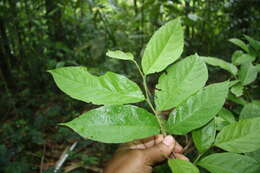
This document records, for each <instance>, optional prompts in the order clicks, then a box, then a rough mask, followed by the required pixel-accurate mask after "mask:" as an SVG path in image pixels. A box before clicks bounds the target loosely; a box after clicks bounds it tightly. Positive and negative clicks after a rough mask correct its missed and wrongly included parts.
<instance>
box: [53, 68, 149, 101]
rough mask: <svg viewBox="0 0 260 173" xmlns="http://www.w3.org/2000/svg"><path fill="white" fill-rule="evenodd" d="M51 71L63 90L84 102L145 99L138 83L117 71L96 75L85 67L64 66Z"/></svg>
mask: <svg viewBox="0 0 260 173" xmlns="http://www.w3.org/2000/svg"><path fill="white" fill-rule="evenodd" d="M49 72H50V73H51V74H52V76H53V78H54V80H55V82H56V84H57V86H58V87H59V88H60V89H61V90H62V91H63V92H65V93H66V94H68V95H69V96H71V97H72V98H74V99H78V100H81V101H84V102H92V103H93V104H97V105H102V104H104V105H113V104H127V103H136V102H140V101H143V100H144V96H143V94H142V92H141V90H140V88H139V87H138V85H137V84H135V83H134V82H132V81H131V80H129V79H127V78H126V77H124V76H122V75H119V74H116V73H112V72H107V73H106V74H105V75H103V76H94V75H92V74H90V73H89V72H88V71H87V69H86V68H84V67H64V68H58V69H55V70H50V71H49Z"/></svg>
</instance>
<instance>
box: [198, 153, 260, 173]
mask: <svg viewBox="0 0 260 173" xmlns="http://www.w3.org/2000/svg"><path fill="white" fill-rule="evenodd" d="M198 165H199V166H201V167H203V168H205V169H207V170H208V171H210V172H211V173H259V170H260V164H259V163H258V162H257V161H256V160H254V159H252V158H250V157H248V156H244V155H240V154H236V153H216V154H211V155H209V156H207V157H205V158H203V159H202V160H200V161H199V162H198Z"/></svg>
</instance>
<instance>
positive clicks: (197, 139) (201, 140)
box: [192, 120, 216, 153]
mask: <svg viewBox="0 0 260 173" xmlns="http://www.w3.org/2000/svg"><path fill="white" fill-rule="evenodd" d="M215 136H216V124H215V120H212V121H211V122H209V123H208V124H207V125H205V126H204V127H202V128H200V129H197V130H194V131H192V139H193V142H194V144H195V146H196V148H197V149H198V151H199V152H200V153H203V152H205V151H207V150H208V149H209V148H210V147H211V145H212V144H213V143H214V140H215Z"/></svg>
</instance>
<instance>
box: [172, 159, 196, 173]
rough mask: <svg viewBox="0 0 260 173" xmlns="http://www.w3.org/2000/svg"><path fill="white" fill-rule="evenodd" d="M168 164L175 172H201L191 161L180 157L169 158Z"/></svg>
mask: <svg viewBox="0 0 260 173" xmlns="http://www.w3.org/2000/svg"><path fill="white" fill-rule="evenodd" d="M168 165H169V167H170V168H171V170H172V172H173V173H199V172H200V171H199V169H198V168H197V167H196V166H195V165H193V164H192V163H191V162H189V161H186V160H180V159H168Z"/></svg>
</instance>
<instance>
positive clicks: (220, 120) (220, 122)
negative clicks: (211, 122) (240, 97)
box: [215, 108, 236, 130]
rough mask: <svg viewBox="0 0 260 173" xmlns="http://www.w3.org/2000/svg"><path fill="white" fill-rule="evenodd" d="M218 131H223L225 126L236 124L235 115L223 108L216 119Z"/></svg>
mask: <svg viewBox="0 0 260 173" xmlns="http://www.w3.org/2000/svg"><path fill="white" fill-rule="evenodd" d="M215 122H216V128H217V130H222V129H223V128H224V127H225V126H227V125H229V124H231V123H234V122H236V120H235V117H234V115H233V114H232V113H231V112H230V111H229V110H227V109H225V108H222V109H221V110H220V111H219V113H218V115H217V116H216V117H215Z"/></svg>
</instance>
